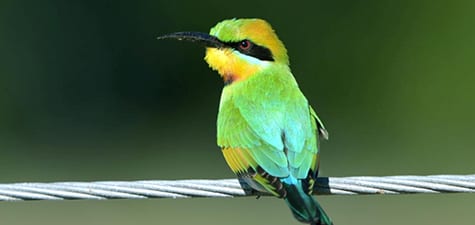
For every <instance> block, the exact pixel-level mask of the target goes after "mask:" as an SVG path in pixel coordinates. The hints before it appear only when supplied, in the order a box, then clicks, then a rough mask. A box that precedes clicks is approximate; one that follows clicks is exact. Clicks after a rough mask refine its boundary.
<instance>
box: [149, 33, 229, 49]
mask: <svg viewBox="0 0 475 225" xmlns="http://www.w3.org/2000/svg"><path fill="white" fill-rule="evenodd" d="M157 39H158V40H162V39H176V40H179V41H182V40H185V41H191V42H196V43H198V44H202V45H204V46H205V47H213V48H222V47H225V45H224V43H223V42H221V41H220V40H219V39H218V38H216V37H215V36H212V35H209V34H207V33H201V32H176V33H171V34H165V35H162V36H159V37H157Z"/></svg>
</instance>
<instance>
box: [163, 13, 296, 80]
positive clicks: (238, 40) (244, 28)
mask: <svg viewBox="0 0 475 225" xmlns="http://www.w3.org/2000/svg"><path fill="white" fill-rule="evenodd" d="M159 39H178V40H187V41H193V42H197V43H200V44H203V45H204V46H205V47H206V56H205V60H206V62H207V63H208V64H209V66H210V67H211V68H212V69H214V70H217V71H218V73H219V74H220V75H221V76H222V77H223V79H224V81H225V82H226V83H232V82H234V81H241V80H245V79H247V78H249V77H251V76H252V75H254V74H258V73H259V72H260V71H262V70H264V69H266V68H267V67H268V66H271V65H275V64H279V65H285V66H287V65H288V64H289V60H288V57H287V50H286V49H285V46H284V44H283V43H282V42H281V41H280V40H279V38H278V37H277V35H276V34H275V32H274V30H273V29H272V27H271V26H270V24H269V23H267V22H266V21H265V20H262V19H230V20H224V21H221V22H219V23H218V24H216V26H214V27H213V28H211V30H210V32H209V34H206V33H201V32H177V33H172V34H168V35H164V36H160V37H159Z"/></svg>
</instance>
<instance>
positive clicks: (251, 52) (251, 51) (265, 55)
mask: <svg viewBox="0 0 475 225" xmlns="http://www.w3.org/2000/svg"><path fill="white" fill-rule="evenodd" d="M243 41H245V40H243ZM243 41H236V42H225V43H224V44H225V45H228V46H229V47H231V48H233V49H235V50H237V51H239V52H241V53H242V54H245V55H248V56H252V57H255V58H258V59H260V60H265V61H274V57H273V56H272V52H271V51H270V50H269V49H268V48H266V47H263V46H260V45H256V44H255V43H253V42H252V41H249V44H250V46H248V47H247V48H246V49H243V48H241V47H240V45H241V43H242V42H243Z"/></svg>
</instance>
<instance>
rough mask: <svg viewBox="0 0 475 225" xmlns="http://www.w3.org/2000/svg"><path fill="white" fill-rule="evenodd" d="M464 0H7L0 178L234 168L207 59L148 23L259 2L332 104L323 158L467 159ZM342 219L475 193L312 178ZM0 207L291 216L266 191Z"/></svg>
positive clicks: (468, 50) (51, 212)
mask: <svg viewBox="0 0 475 225" xmlns="http://www.w3.org/2000/svg"><path fill="white" fill-rule="evenodd" d="M474 11H475V2H474V1H409V0H408V1H389V0H384V1H364V2H361V1H307V2H300V1H293V2H288V1H266V2H264V1H255V0H252V1H250V0H242V1H211V0H202V1H160V0H154V1H149V0H144V1H59V0H44V1H27V0H12V1H9V0H2V1H1V2H0V171H1V172H0V182H1V183H9V182H33V181H36V182H49V181H94V180H137V179H188V178H232V177H234V176H233V174H232V173H231V172H230V170H229V169H228V168H227V166H226V164H225V162H224V160H223V158H222V156H221V153H220V151H219V149H218V147H216V144H215V132H216V128H215V119H216V112H217V107H218V101H219V95H220V90H221V88H222V86H223V84H222V81H221V80H220V78H219V77H218V75H217V74H216V73H215V72H213V71H211V70H210V69H209V68H208V66H207V65H206V64H205V62H204V61H203V60H202V59H203V56H204V50H203V49H202V48H201V47H199V46H195V45H193V44H189V43H180V42H173V41H157V40H156V39H155V37H157V36H158V35H161V34H165V33H169V32H174V31H187V30H194V31H205V32H206V31H208V30H209V28H210V27H212V26H213V25H214V24H215V23H217V22H218V21H220V20H222V19H226V18H233V17H262V18H265V19H267V20H268V21H270V22H271V24H272V25H273V27H274V28H275V29H276V30H277V33H278V34H279V36H280V38H281V39H282V40H283V41H284V43H285V44H286V46H287V48H288V50H289V54H290V59H291V67H292V70H293V72H294V74H295V76H296V77H297V80H298V81H299V83H300V87H301V89H302V90H303V91H304V93H305V94H306V96H307V98H308V99H309V101H310V102H311V103H312V104H313V105H314V107H315V108H316V109H317V111H318V113H319V115H320V117H321V118H322V119H323V121H324V122H325V124H326V126H327V128H328V130H329V132H330V140H329V141H328V142H325V143H324V144H323V146H322V147H323V153H322V164H321V171H322V172H321V175H323V176H350V175H406V174H414V175H426V174H469V173H474V172H475V166H474V161H475V160H474V157H475V151H474V149H473V148H474V146H475V143H474V142H475V138H474V136H475V135H474V134H475V131H474V125H475V118H474V115H475V101H474V96H475V88H474V84H475V78H474V71H475V63H474V59H475V29H474V27H475V14H474V13H473V12H474ZM319 199H320V202H321V203H322V204H323V205H324V206H325V209H326V210H327V212H329V214H330V215H331V216H332V218H333V220H334V221H335V223H336V224H352V225H358V224H365V225H366V224H387V225H391V224H431V225H436V224H473V221H474V220H475V214H474V213H473V212H474V210H475V195H473V194H445V195H404V196H322V197H319ZM0 224H12V225H20V224H36V225H42V224H48V225H55V224H58V225H59V224H71V225H76V224H81V225H83V224H88V225H96V224H97V225H99V224H101V225H103V224H114V225H122V224H177V225H178V224H248V225H252V224H256V225H257V224H275V225H277V224H299V223H297V222H296V221H294V219H293V218H292V216H291V214H290V212H289V211H288V209H287V207H286V206H285V204H284V203H283V201H281V200H279V199H274V198H261V199H259V200H256V199H254V198H237V199H181V200H172V199H155V200H112V201H37V202H13V203H9V202H3V203H0Z"/></svg>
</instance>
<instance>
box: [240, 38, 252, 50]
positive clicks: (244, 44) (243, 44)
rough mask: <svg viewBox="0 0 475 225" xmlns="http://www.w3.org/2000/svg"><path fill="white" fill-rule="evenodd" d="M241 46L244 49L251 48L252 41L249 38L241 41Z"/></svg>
mask: <svg viewBox="0 0 475 225" xmlns="http://www.w3.org/2000/svg"><path fill="white" fill-rule="evenodd" d="M239 48H240V49H242V50H248V49H249V48H251V42H250V41H249V40H244V41H241V42H240V43H239Z"/></svg>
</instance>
